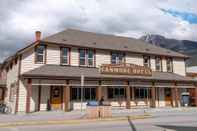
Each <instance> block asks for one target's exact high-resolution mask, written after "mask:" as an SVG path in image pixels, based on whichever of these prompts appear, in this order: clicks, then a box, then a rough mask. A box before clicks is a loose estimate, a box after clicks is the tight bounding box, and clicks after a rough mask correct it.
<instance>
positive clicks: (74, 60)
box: [70, 47, 79, 66]
mask: <svg viewBox="0 0 197 131" xmlns="http://www.w3.org/2000/svg"><path fill="white" fill-rule="evenodd" d="M70 55H71V56H70V57H71V65H72V66H79V52H78V48H75V47H73V48H71V53H70Z"/></svg>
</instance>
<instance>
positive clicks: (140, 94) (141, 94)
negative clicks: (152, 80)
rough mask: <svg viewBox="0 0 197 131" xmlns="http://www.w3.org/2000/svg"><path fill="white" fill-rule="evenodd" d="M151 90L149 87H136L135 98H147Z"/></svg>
mask: <svg viewBox="0 0 197 131" xmlns="http://www.w3.org/2000/svg"><path fill="white" fill-rule="evenodd" d="M150 96H151V90H150V89H149V88H135V98H136V99H146V98H150Z"/></svg>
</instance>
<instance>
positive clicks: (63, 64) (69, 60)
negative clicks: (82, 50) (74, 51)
mask: <svg viewBox="0 0 197 131" xmlns="http://www.w3.org/2000/svg"><path fill="white" fill-rule="evenodd" d="M63 48H67V49H68V52H67V60H68V62H67V63H63V62H62V58H63V53H62V49H63ZM70 63H71V48H70V47H66V46H61V47H60V65H62V66H67V65H70Z"/></svg>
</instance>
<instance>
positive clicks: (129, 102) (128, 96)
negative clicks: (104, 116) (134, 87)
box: [125, 81, 131, 109]
mask: <svg viewBox="0 0 197 131" xmlns="http://www.w3.org/2000/svg"><path fill="white" fill-rule="evenodd" d="M125 83H126V98H127V99H126V100H127V101H126V108H127V109H131V92H130V86H129V81H126V82H125Z"/></svg>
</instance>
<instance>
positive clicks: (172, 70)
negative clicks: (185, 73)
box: [166, 57, 174, 73]
mask: <svg viewBox="0 0 197 131" xmlns="http://www.w3.org/2000/svg"><path fill="white" fill-rule="evenodd" d="M168 59H170V60H171V68H172V69H171V71H168V64H167V60H168ZM166 72H169V73H173V72H174V67H173V58H172V57H166Z"/></svg>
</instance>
